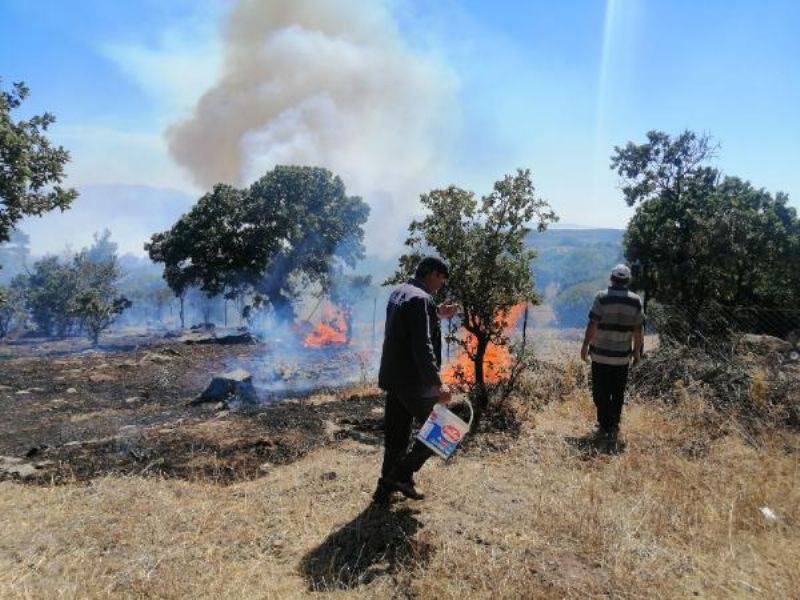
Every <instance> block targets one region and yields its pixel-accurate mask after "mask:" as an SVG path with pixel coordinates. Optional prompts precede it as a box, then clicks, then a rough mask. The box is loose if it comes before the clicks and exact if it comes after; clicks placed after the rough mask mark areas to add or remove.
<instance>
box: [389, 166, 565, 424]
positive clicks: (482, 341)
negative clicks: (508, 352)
mask: <svg viewBox="0 0 800 600" xmlns="http://www.w3.org/2000/svg"><path fill="white" fill-rule="evenodd" d="M421 202H422V205H423V207H425V209H427V214H426V215H425V216H424V217H423V218H422V219H421V220H415V221H413V222H412V223H411V225H410V226H409V237H408V240H407V241H406V245H407V246H408V248H409V252H408V253H407V254H405V255H403V256H402V257H401V258H400V269H399V270H398V272H397V273H396V274H395V277H394V279H393V281H400V280H402V279H404V278H405V277H407V276H408V275H409V274H410V273H412V272H413V269H414V267H415V266H416V263H417V262H418V261H419V259H420V257H421V256H422V255H423V254H426V253H429V252H433V253H435V254H437V255H439V256H440V257H441V258H443V259H444V260H445V261H446V262H447V264H448V266H449V267H450V278H449V281H448V284H447V289H446V290H445V292H444V293H445V295H447V296H449V297H450V298H452V299H453V300H455V301H456V302H458V303H459V304H460V305H461V306H462V309H463V312H462V325H463V327H464V328H465V329H466V330H467V331H468V332H470V333H471V334H472V335H473V336H475V340H476V343H475V345H474V347H472V348H470V347H468V344H467V343H466V342H465V341H464V340H461V339H453V341H455V342H456V343H457V344H460V345H461V346H462V348H464V349H465V351H467V352H468V353H469V355H470V358H471V359H472V361H473V362H474V364H475V379H476V381H475V384H476V385H475V393H476V398H477V400H478V404H479V406H478V408H479V410H483V409H485V405H486V403H487V402H488V396H487V394H486V391H485V384H484V376H483V373H484V371H483V360H484V355H485V353H486V348H487V346H488V345H489V343H492V344H496V345H506V344H507V343H508V339H507V337H506V335H505V329H506V323H505V322H504V319H503V315H504V314H506V313H507V312H508V311H509V310H510V309H511V308H512V307H513V306H514V305H516V304H519V303H520V302H525V301H528V302H534V303H536V302H538V297H537V295H536V292H535V289H534V279H533V273H532V271H531V261H532V260H533V259H534V257H535V256H536V252H535V251H534V250H533V249H531V248H529V247H528V246H527V245H526V243H525V240H526V238H527V236H528V233H529V232H530V227H529V225H528V224H529V223H530V222H531V221H533V220H535V221H536V223H537V228H538V230H539V231H543V230H544V229H545V228H546V227H547V225H548V223H551V222H553V221H555V220H556V219H557V217H556V215H555V213H553V211H552V210H551V209H550V207H549V205H548V204H547V203H546V202H545V201H543V200H541V199H539V198H537V197H536V195H535V190H534V186H533V182H532V181H531V175H530V171H529V170H518V171H517V173H516V174H515V175H506V176H505V177H504V178H503V179H502V180H500V181H498V182H496V183H495V184H494V189H493V190H492V192H491V193H490V194H488V195H486V196H483V197H482V198H480V200H478V199H477V198H476V197H475V194H474V193H473V192H470V191H467V190H463V189H461V188H457V187H455V186H450V187H448V188H445V189H441V190H433V191H431V192H430V193H428V194H424V195H423V196H422V197H421Z"/></svg>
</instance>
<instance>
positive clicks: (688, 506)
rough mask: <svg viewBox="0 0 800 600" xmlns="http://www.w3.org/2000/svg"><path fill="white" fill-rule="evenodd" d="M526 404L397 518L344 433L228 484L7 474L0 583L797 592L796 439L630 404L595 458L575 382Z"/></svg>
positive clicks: (70, 594)
mask: <svg viewBox="0 0 800 600" xmlns="http://www.w3.org/2000/svg"><path fill="white" fill-rule="evenodd" d="M528 414H529V417H528V420H527V421H526V423H525V426H524V428H523V431H522V433H521V435H520V436H519V437H518V438H516V439H515V440H512V441H511V442H510V443H509V444H508V446H507V447H505V448H504V449H503V450H502V451H489V450H487V449H486V448H485V447H483V448H482V449H471V450H469V451H467V452H464V453H462V454H461V455H459V456H457V457H456V458H455V459H454V460H453V461H452V463H450V464H447V465H445V464H444V463H442V462H441V461H438V460H436V461H433V460H432V461H431V462H430V463H429V464H428V465H426V467H425V468H424V469H423V471H422V473H421V474H420V477H419V484H420V487H421V488H422V489H424V490H425V491H426V492H428V498H427V499H426V500H425V501H423V502H419V503H412V502H407V501H402V502H400V501H399V502H397V503H395V504H393V505H392V508H391V510H390V511H389V512H385V511H381V510H375V509H370V508H369V504H370V494H371V492H372V489H373V486H374V483H375V477H376V472H377V470H378V466H379V461H380V451H379V449H378V448H376V447H375V446H369V445H363V444H360V443H358V442H355V441H352V440H349V441H345V442H342V443H340V444H335V445H329V446H326V447H324V448H322V449H321V450H317V451H315V452H314V453H312V454H310V455H309V456H307V457H305V458H303V459H301V460H299V461H297V462H295V463H293V464H291V465H287V466H283V467H275V468H274V469H273V470H271V471H270V472H268V473H267V474H266V475H265V476H264V477H261V478H259V479H256V480H253V481H249V482H244V483H237V484H234V485H230V486H218V485H212V484H202V483H189V482H185V481H181V480H175V479H173V480H164V479H156V478H118V477H108V478H104V479H98V480H95V481H94V482H93V483H92V484H91V485H88V486H85V485H81V486H72V485H61V486H55V487H40V486H34V485H22V484H18V483H13V482H4V483H0V530H2V536H1V537H0V596H1V597H3V598H106V597H114V598H143V597H159V598H294V597H306V596H312V597H326V596H328V595H330V596H332V597H342V598H389V597H400V598H410V597H419V598H433V597H435V598H440V599H441V598H472V597H475V598H485V597H492V598H540V597H543V598H551V597H552V598H563V597H570V598H596V597H614V598H686V597H705V598H738V597H743V598H744V597H748V598H749V597H757V598H792V597H800V571H799V570H798V565H800V485H798V482H800V463H799V462H798V458H799V457H800V442H799V441H798V438H797V436H793V435H791V434H787V433H775V434H772V435H769V434H766V433H765V434H761V435H759V436H757V437H756V438H753V437H752V436H751V435H747V434H745V433H743V432H742V431H740V430H738V429H737V428H736V427H735V426H734V425H733V423H732V422H729V421H728V420H727V419H726V418H724V417H723V416H722V415H719V414H716V413H713V412H711V411H710V410H709V409H708V408H706V407H705V406H704V405H703V404H702V403H700V402H694V403H693V402H691V401H687V402H686V403H685V404H684V405H682V406H681V407H678V408H661V407H657V406H655V405H638V404H634V405H632V406H628V407H627V408H626V414H625V421H624V434H625V439H626V442H627V448H626V449H625V451H624V452H622V453H620V454H617V455H605V454H594V453H591V452H589V451H587V449H586V442H585V440H584V439H582V436H583V435H584V434H585V433H586V432H587V431H588V429H589V428H590V425H591V421H592V408H591V404H590V401H589V399H588V396H587V395H586V393H584V392H582V391H576V392H574V393H572V394H571V395H570V396H569V397H568V399H567V400H565V401H564V402H559V403H553V404H551V405H549V406H548V407H546V408H544V409H543V410H541V411H536V412H534V411H531V412H530V413H528ZM333 473H335V475H334V474H333ZM762 507H768V508H769V509H771V511H773V513H774V514H775V515H776V519H775V520H770V519H768V518H767V517H765V516H764V514H762V511H761V509H762Z"/></svg>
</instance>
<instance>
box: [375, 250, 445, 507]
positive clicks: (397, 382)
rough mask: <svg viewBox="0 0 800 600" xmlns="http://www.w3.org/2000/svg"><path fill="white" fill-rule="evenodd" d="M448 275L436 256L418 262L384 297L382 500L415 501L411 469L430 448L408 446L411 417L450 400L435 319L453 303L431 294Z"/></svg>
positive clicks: (422, 417) (377, 499)
mask: <svg viewBox="0 0 800 600" xmlns="http://www.w3.org/2000/svg"><path fill="white" fill-rule="evenodd" d="M447 276H448V269H447V265H446V264H445V263H444V262H443V261H442V260H441V259H439V258H435V257H427V258H424V259H423V260H422V261H420V263H419V265H418V266H417V269H416V273H415V274H414V277H413V278H412V279H410V280H409V281H408V282H406V283H404V284H403V285H401V286H399V287H398V288H397V289H395V290H394V291H393V292H392V295H391V296H390V297H389V303H388V305H387V307H386V328H385V334H384V340H383V354H382V355H381V367H380V373H379V375H378V385H379V386H380V387H381V389H382V390H385V391H386V410H385V425H384V429H385V438H384V456H383V468H382V469H381V477H380V479H379V480H378V488H377V490H375V495H374V500H375V502H378V503H381V504H386V503H388V502H389V500H390V498H391V494H392V492H395V491H398V492H400V493H402V494H403V495H404V496H406V497H407V498H413V499H415V500H421V499H422V498H423V497H424V496H423V495H422V494H421V493H419V492H418V491H417V489H416V488H415V487H414V480H413V474H414V473H416V472H417V471H418V470H419V469H420V468H421V467H422V465H423V464H424V463H425V461H426V460H427V459H428V458H430V456H431V455H432V454H433V452H432V451H431V450H430V449H429V448H428V447H427V446H425V444H423V443H421V442H419V441H415V442H414V444H413V446H412V447H411V449H410V450H409V438H410V436H411V426H412V423H413V421H414V420H417V421H418V422H423V421H424V420H425V419H427V418H428V415H429V414H430V412H431V410H432V409H433V406H434V405H435V404H436V403H437V402H443V403H447V402H449V401H450V392H449V391H448V390H447V388H446V386H444V385H443V384H442V380H441V378H440V377H439V369H440V367H441V364H442V333H441V327H440V325H439V318H440V317H443V318H450V317H452V316H453V315H454V314H455V312H456V311H457V309H458V307H457V306H455V305H444V306H442V307H437V306H436V302H435V301H434V299H433V294H435V293H436V292H437V291H438V290H439V289H440V288H441V287H442V285H443V284H444V282H445V281H446V279H447Z"/></svg>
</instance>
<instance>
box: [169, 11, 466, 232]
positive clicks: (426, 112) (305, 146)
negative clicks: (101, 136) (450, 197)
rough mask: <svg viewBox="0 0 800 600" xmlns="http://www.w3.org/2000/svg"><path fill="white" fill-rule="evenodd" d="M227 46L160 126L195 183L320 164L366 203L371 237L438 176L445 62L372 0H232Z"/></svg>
mask: <svg viewBox="0 0 800 600" xmlns="http://www.w3.org/2000/svg"><path fill="white" fill-rule="evenodd" d="M224 47H225V57H224V64H223V68H222V73H221V76H220V79H219V80H218V81H217V82H216V84H215V85H214V86H213V87H212V88H211V89H210V90H209V91H208V92H206V93H205V94H204V95H203V96H202V97H201V99H200V100H199V102H198V103H197V105H196V106H195V108H194V111H193V114H192V115H190V116H189V118H188V119H187V120H185V121H183V122H180V123H177V124H175V125H174V126H173V127H172V128H171V129H170V130H169V133H168V135H169V142H170V151H171V153H172V155H173V156H174V158H175V159H176V160H177V161H178V162H179V163H180V164H182V165H183V166H185V167H187V168H188V169H189V170H190V171H191V173H192V175H193V176H194V178H195V180H196V181H197V183H198V184H200V185H201V186H202V187H203V188H209V187H210V186H212V185H213V184H214V183H217V182H220V181H222V182H228V183H236V184H240V185H241V184H245V183H249V182H250V181H252V180H253V179H254V178H256V177H257V176H259V175H261V174H262V173H264V172H265V171H266V170H268V169H270V168H272V167H273V166H274V165H276V164H304V165H320V166H325V167H328V168H330V169H331V170H333V171H334V172H335V173H337V174H339V175H341V176H342V177H343V179H344V180H345V183H346V184H347V186H348V189H349V190H350V191H351V192H354V193H358V194H361V195H363V196H364V198H365V200H367V201H368V202H369V203H370V204H371V205H372V207H373V216H372V218H371V222H370V226H369V227H368V229H369V234H368V237H371V238H373V242H374V241H375V240H376V239H377V238H376V237H375V236H376V235H379V234H378V232H379V231H380V230H381V229H383V228H381V227H376V225H379V224H381V223H384V222H386V221H387V220H389V222H391V223H392V226H393V227H397V228H398V229H399V231H398V234H399V235H402V232H403V230H404V228H405V219H406V218H407V217H408V216H409V215H410V214H411V213H412V212H413V210H414V207H415V206H416V199H417V196H418V194H419V193H420V192H421V191H424V190H425V189H426V186H429V185H431V184H433V183H441V182H438V181H436V180H435V176H436V171H437V169H438V166H439V165H441V163H442V157H443V156H446V154H447V146H448V141H449V139H450V138H451V134H452V127H453V125H454V121H455V119H454V106H455V102H454V98H455V88H456V83H455V77H454V76H453V75H452V73H451V72H450V71H449V70H448V69H447V68H446V67H444V66H443V65H442V64H441V63H439V62H437V61H436V60H435V59H434V58H433V57H431V56H429V55H425V54H421V53H418V52H416V51H414V50H412V49H411V48H410V47H409V46H408V44H407V43H406V42H405V41H404V40H403V39H402V37H401V35H400V33H399V31H398V29H397V26H396V24H395V22H394V20H393V17H392V15H391V14H390V13H389V11H388V9H387V7H386V6H385V5H384V4H382V3H381V2H376V1H375V0H364V1H359V0H292V1H291V2H286V1H284V0H241V1H240V2H239V3H238V4H237V5H236V7H235V8H234V9H233V12H232V14H231V16H230V20H229V22H228V23H227V26H226V28H225V30H224ZM380 235H381V237H382V238H383V236H384V235H385V233H380ZM399 235H398V237H399ZM393 237H394V236H393ZM368 241H369V240H368ZM385 241H386V240H385V238H384V239H383V242H384V243H385ZM370 245H371V246H373V247H374V246H375V244H370Z"/></svg>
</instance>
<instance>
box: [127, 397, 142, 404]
mask: <svg viewBox="0 0 800 600" xmlns="http://www.w3.org/2000/svg"><path fill="white" fill-rule="evenodd" d="M141 401H142V399H141V398H139V396H131V397H130V398H125V404H136V403H137V402H141Z"/></svg>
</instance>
